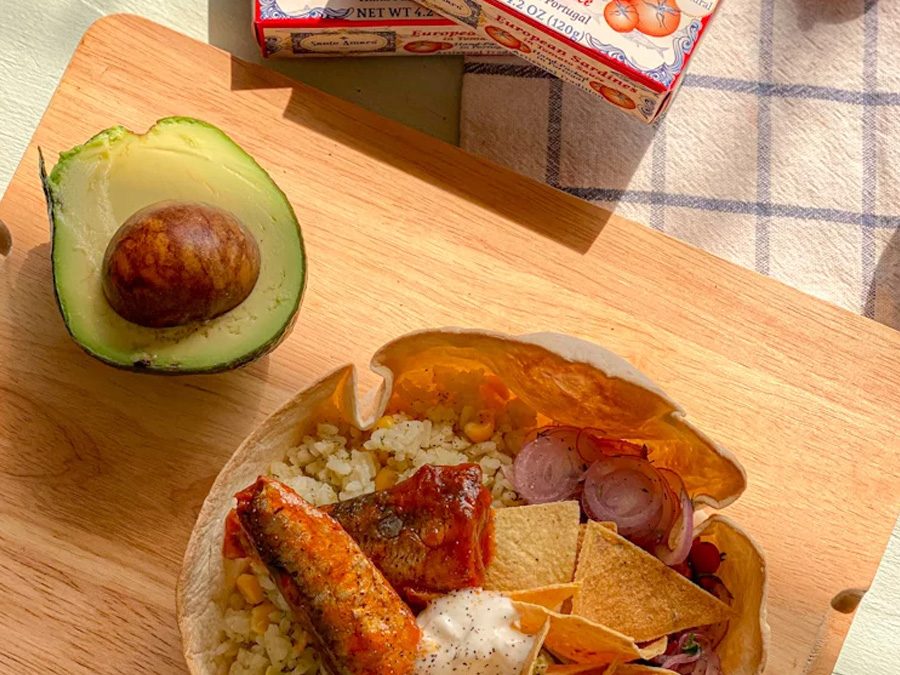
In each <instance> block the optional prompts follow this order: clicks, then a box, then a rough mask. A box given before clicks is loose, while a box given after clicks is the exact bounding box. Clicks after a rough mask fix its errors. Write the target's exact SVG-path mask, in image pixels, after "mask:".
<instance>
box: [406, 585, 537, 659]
mask: <svg viewBox="0 0 900 675" xmlns="http://www.w3.org/2000/svg"><path fill="white" fill-rule="evenodd" d="M518 620H519V613H518V612H517V611H516V609H515V607H513V604H512V602H510V600H509V598H507V597H506V596H504V595H501V594H500V593H494V592H492V591H482V590H477V589H476V590H466V591H456V592H454V593H449V594H448V595H444V596H442V597H440V598H438V599H436V600H433V601H432V602H430V603H429V604H428V607H426V608H425V610H424V611H423V612H422V613H421V614H419V617H418V619H417V620H416V621H417V623H418V624H419V628H421V629H422V642H421V650H420V651H421V655H420V656H419V660H418V662H417V663H416V671H415V672H416V675H462V674H463V673H479V674H480V675H520V673H521V672H522V666H523V665H524V664H525V660H526V659H527V658H528V654H529V652H530V651H531V648H532V646H533V645H534V637H533V636H530V635H525V634H524V633H522V632H520V631H519V630H518V629H516V628H515V626H514V624H515V623H517V622H518Z"/></svg>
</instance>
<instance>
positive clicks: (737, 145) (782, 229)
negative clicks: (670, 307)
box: [461, 0, 900, 328]
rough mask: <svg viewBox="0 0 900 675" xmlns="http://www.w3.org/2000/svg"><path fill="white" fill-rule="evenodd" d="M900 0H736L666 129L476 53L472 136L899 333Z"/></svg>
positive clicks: (470, 96)
mask: <svg viewBox="0 0 900 675" xmlns="http://www.w3.org/2000/svg"><path fill="white" fill-rule="evenodd" d="M897 45H900V2H896V1H890V0H882V1H881V2H877V3H876V2H874V0H851V1H840V2H838V1H837V0H831V1H829V2H823V1H822V0H784V1H781V2H776V0H722V4H721V6H720V8H719V12H718V15H717V16H716V17H715V18H714V19H713V21H712V23H711V26H710V29H709V31H708V32H707V34H706V36H705V38H704V40H703V42H702V43H701V45H700V47H699V50H698V52H697V53H696V54H695V57H694V59H693V60H692V62H691V64H690V67H689V73H688V76H687V78H686V80H685V82H684V86H683V87H682V89H681V91H680V92H679V94H678V95H677V98H676V99H675V102H674V104H673V105H672V108H671V109H670V111H669V112H668V114H667V115H666V116H665V118H664V119H663V120H662V121H661V123H660V124H658V125H657V126H652V127H647V126H643V125H641V124H640V123H639V122H636V121H635V120H633V119H632V118H629V117H627V116H625V115H623V114H621V113H620V112H619V111H618V110H617V109H615V108H614V107H613V106H610V105H607V104H605V103H604V102H603V101H601V100H599V99H597V98H596V97H593V96H591V95H589V94H587V93H584V92H581V91H579V90H578V89H576V88H575V87H573V86H570V85H565V84H561V83H560V82H559V81H558V80H556V79H554V78H552V77H550V76H549V75H547V74H546V73H545V72H543V71H541V70H540V69H538V68H536V67H534V66H530V65H528V64H526V63H524V62H522V61H518V60H516V59H515V58H496V57H495V58H470V59H469V60H468V62H467V64H466V74H465V78H464V84H463V105H462V119H461V126H462V131H461V133H462V145H463V147H465V148H466V149H468V150H471V151H473V152H476V153H478V154H481V155H484V156H486V157H489V158H491V159H493V160H495V161H498V162H500V163H502V164H506V165H508V166H510V167H511V168H513V169H515V170H517V171H520V172H522V173H525V174H527V175H529V176H533V177H534V178H537V179H540V180H543V181H546V182H547V183H549V184H551V185H553V186H555V187H558V188H560V189H562V190H565V191H566V192H569V193H571V194H574V195H577V196H579V197H583V198H584V199H589V200H591V201H594V202H597V203H599V204H602V205H604V206H609V207H614V208H615V209H616V210H617V211H618V212H619V213H621V214H622V215H624V216H627V217H629V218H632V219H634V220H637V221H640V222H643V223H646V224H647V225H649V226H651V227H654V228H657V229H660V230H662V231H664V232H667V233H669V234H671V235H673V236H675V237H678V238H680V239H683V240H685V241H687V242H690V243H692V244H694V245H696V246H698V247H700V248H703V249H705V250H707V251H710V252H711V253H715V254H716V255H719V256H721V257H723V258H726V259H728V260H732V261H734V262H736V263H738V264H740V265H743V266H745V267H749V268H751V269H755V270H757V271H759V272H762V273H763V274H768V275H770V276H773V277H775V278H777V279H780V280H782V281H784V282H785V283H787V284H790V285H792V286H795V287H797V288H799V289H801V290H804V291H806V292H808V293H811V294H813V295H816V296H818V297H820V298H824V299H826V300H829V301H831V302H834V303H836V304H838V305H840V306H842V307H845V308H847V309H849V310H851V311H854V312H859V313H862V314H865V315H866V316H869V317H873V318H875V319H877V320H879V321H882V322H884V323H887V324H889V325H891V326H894V327H895V328H900V48H898V46H897Z"/></svg>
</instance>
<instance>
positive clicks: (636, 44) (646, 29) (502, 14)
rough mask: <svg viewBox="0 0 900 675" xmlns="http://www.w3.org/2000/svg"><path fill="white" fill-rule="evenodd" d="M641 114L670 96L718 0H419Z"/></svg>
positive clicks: (646, 117)
mask: <svg viewBox="0 0 900 675" xmlns="http://www.w3.org/2000/svg"><path fill="white" fill-rule="evenodd" d="M419 2H421V4H423V5H425V6H426V7H428V8H430V9H433V10H434V11H435V12H439V13H440V14H443V15H444V16H447V17H449V18H452V19H455V20H456V21H459V22H460V23H461V24H464V25H466V26H469V27H470V28H472V29H473V30H477V31H478V32H479V33H481V34H482V35H485V36H486V37H488V38H490V39H491V40H494V41H495V42H496V43H497V44H500V45H502V46H503V47H505V48H506V49H507V50H509V51H510V52H512V53H514V54H516V55H518V56H520V57H522V58H524V59H527V60H529V61H531V62H532V63H534V64H535V65H537V66H539V67H541V68H543V69H544V70H546V71H548V72H550V73H552V74H554V75H556V76H557V77H559V78H560V79H562V80H565V81H567V82H571V83H573V84H576V85H578V86H579V87H581V88H582V89H584V90H586V91H589V92H591V93H593V94H595V95H596V96H599V97H601V98H603V99H605V100H606V101H608V102H609V103H612V104H613V105H616V106H618V107H619V108H620V109H622V110H624V111H625V112H627V113H628V114H630V115H633V116H635V117H637V118H638V119H640V120H642V121H644V122H652V121H654V120H656V119H657V118H658V117H659V116H660V115H661V114H662V112H663V111H664V110H665V109H666V108H667V107H668V105H669V104H670V103H671V100H672V97H673V95H674V94H675V92H676V91H677V90H678V87H679V86H680V84H681V81H682V79H683V75H684V71H685V68H686V67H687V64H688V62H689V61H690V59H691V57H692V55H693V54H694V51H695V50H696V48H697V44H698V42H699V41H700V38H701V37H702V36H703V34H704V32H705V31H706V29H707V27H708V25H709V21H710V19H711V18H712V16H713V14H714V13H715V11H716V7H717V5H718V0H419Z"/></svg>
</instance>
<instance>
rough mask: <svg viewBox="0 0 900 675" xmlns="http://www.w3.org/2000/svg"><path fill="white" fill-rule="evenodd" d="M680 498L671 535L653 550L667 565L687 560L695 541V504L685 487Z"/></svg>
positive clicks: (670, 531)
mask: <svg viewBox="0 0 900 675" xmlns="http://www.w3.org/2000/svg"><path fill="white" fill-rule="evenodd" d="M678 499H679V506H680V508H679V513H678V515H677V517H676V518H675V522H674V523H672V529H671V530H669V536H668V537H667V539H666V540H664V541H663V542H661V543H659V544H657V545H656V548H655V549H654V551H653V552H654V553H655V554H656V557H657V558H659V559H660V560H662V561H663V562H664V563H665V564H666V565H678V564H680V563H683V562H684V561H685V560H687V557H688V554H689V553H690V552H691V544H692V543H693V541H694V504H693V503H692V502H691V498H690V496H689V495H688V493H687V490H684V489H682V490H681V493H680V494H679V495H678Z"/></svg>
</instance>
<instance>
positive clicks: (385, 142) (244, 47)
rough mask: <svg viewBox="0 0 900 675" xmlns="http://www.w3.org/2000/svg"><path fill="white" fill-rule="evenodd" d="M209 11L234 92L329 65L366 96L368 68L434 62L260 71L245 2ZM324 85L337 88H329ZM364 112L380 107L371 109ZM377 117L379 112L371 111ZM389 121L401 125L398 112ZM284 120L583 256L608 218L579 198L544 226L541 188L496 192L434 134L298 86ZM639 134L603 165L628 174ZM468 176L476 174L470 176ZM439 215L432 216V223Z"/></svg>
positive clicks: (483, 172) (295, 65) (223, 3)
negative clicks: (350, 77)
mask: <svg viewBox="0 0 900 675" xmlns="http://www.w3.org/2000/svg"><path fill="white" fill-rule="evenodd" d="M209 13H210V23H209V40H210V43H211V44H214V45H216V46H218V47H220V48H223V49H226V50H228V51H230V52H232V53H233V54H234V55H235V56H234V57H233V58H232V61H231V88H232V89H233V90H247V89H266V88H284V87H285V81H284V79H283V78H282V77H281V76H280V75H287V76H289V77H291V78H293V79H295V80H302V81H307V82H308V81H309V79H310V77H309V74H310V73H312V72H316V73H317V75H316V76H317V77H319V76H321V73H322V71H320V70H317V69H321V68H325V69H326V71H325V72H329V71H328V70H327V69H328V68H334V69H335V70H334V72H338V69H343V71H342V72H343V75H344V76H346V74H347V73H359V74H357V75H355V77H357V78H358V80H359V82H360V85H359V90H358V91H357V94H358V95H359V97H364V96H365V93H366V92H365V89H364V87H365V86H366V84H365V83H366V82H367V81H368V80H367V75H366V73H367V72H368V71H367V70H366V69H368V68H372V67H375V68H377V69H382V68H384V67H386V66H387V65H388V64H390V63H396V62H400V61H402V62H407V63H425V62H429V63H430V62H431V61H432V60H433V59H435V58H436V57H419V58H416V57H405V58H402V59H400V58H393V59H378V58H369V59H364V58H360V59H335V60H330V61H323V60H319V59H317V60H315V61H283V60H272V61H267V62H265V66H266V67H265V68H259V67H256V65H254V64H259V63H260V62H261V61H262V59H261V57H260V55H259V53H258V50H257V45H256V43H255V40H254V38H253V36H252V30H251V23H252V16H251V12H250V3H233V2H229V1H228V0H209ZM245 61H249V62H250V63H246V62H245ZM323 64H325V65H323ZM275 71H278V72H275ZM279 73H280V74H279ZM326 79H327V78H326ZM317 84H318V83H317ZM321 88H323V89H326V91H328V90H329V89H330V90H331V91H332V92H333V91H335V88H334V87H331V88H329V87H325V86H323V87H321ZM381 88H382V89H384V87H381ZM406 89H407V87H406V86H404V83H398V84H397V85H396V88H395V89H394V98H398V97H399V98H402V97H403V96H404V95H405V94H406ZM345 94H346V92H342V93H341V98H344V99H350V100H351V101H353V99H354V98H355V97H354V96H349V95H345ZM354 102H359V101H354ZM598 105H602V103H598ZM369 107H370V108H373V107H375V108H377V106H371V105H370V106H369ZM376 112H384V111H383V110H376ZM613 112H616V111H613ZM389 116H391V117H393V118H394V119H400V120H401V121H403V120H402V116H401V115H395V114H390V115H389ZM284 117H285V118H286V119H289V120H291V121H292V122H295V123H297V124H299V125H302V126H304V127H307V128H309V129H312V130H314V131H315V132H316V133H317V134H321V135H323V136H326V137H328V138H331V139H333V140H335V141H337V142H338V143H340V144H342V145H346V146H350V147H353V148H354V149H355V150H358V151H361V152H364V153H365V154H367V155H369V156H370V157H373V158H375V159H377V160H378V161H380V162H385V163H388V164H391V165H393V166H396V167H398V168H400V169H401V170H403V171H405V172H407V173H409V174H412V175H415V176H417V177H419V178H421V179H422V180H425V181H427V182H428V183H430V184H432V185H435V186H438V187H440V188H441V189H443V190H446V191H447V192H450V193H452V194H454V195H457V196H459V197H462V198H464V199H466V200H468V201H472V202H474V203H476V204H478V205H480V206H482V207H484V208H486V209H488V210H491V211H493V212H495V213H497V214H498V215H500V216H501V217H503V218H505V219H508V220H511V221H513V222H516V223H517V224H519V225H522V226H524V227H526V228H528V229H530V230H532V231H534V232H536V233H538V234H540V235H541V236H544V237H547V238H549V239H553V240H555V241H558V242H559V243H562V244H563V245H565V246H567V247H568V248H571V249H573V250H575V251H578V252H581V253H584V252H587V251H588V250H589V249H590V248H591V246H592V244H593V243H594V241H595V240H596V238H597V236H598V235H599V234H600V232H601V231H602V229H603V227H604V226H605V225H606V223H607V222H608V220H609V217H610V213H609V212H608V211H606V210H604V209H599V208H598V209H589V208H584V207H583V206H582V205H581V204H580V203H578V204H576V203H575V201H577V202H580V200H575V201H573V202H571V204H572V208H569V209H566V210H565V211H566V212H565V213H564V214H563V213H561V214H560V217H559V218H558V219H555V220H552V221H549V222H548V220H547V218H546V216H545V215H542V214H546V212H547V209H546V208H545V209H540V208H535V206H536V202H537V200H541V199H553V200H554V201H558V200H559V196H558V195H555V194H553V193H551V192H549V191H547V190H545V189H544V188H543V187H542V186H539V185H538V184H536V183H532V182H530V181H525V180H523V181H515V182H512V181H509V180H506V181H502V184H503V189H498V182H497V181H496V180H495V178H496V177H497V172H498V171H504V170H503V169H500V168H498V167H496V166H494V165H492V164H489V163H484V162H482V163H478V164H475V163H472V162H470V161H469V160H468V158H460V155H457V154H456V153H455V152H447V148H446V147H444V146H442V145H440V144H439V142H438V141H436V140H435V139H434V138H433V137H430V136H428V137H426V136H423V135H421V134H417V133H415V132H414V131H411V130H410V129H407V128H405V127H403V126H394V127H391V126H390V125H389V124H385V122H384V121H383V120H380V119H377V118H373V117H371V116H369V115H366V114H365V113H362V112H360V111H356V110H354V109H352V108H349V107H348V106H347V105H346V104H345V103H344V102H343V101H338V100H335V99H331V98H328V97H322V96H315V97H312V96H310V95H309V92H308V90H306V89H305V88H304V87H303V86H302V85H300V86H297V87H295V89H294V92H293V94H292V96H291V99H290V102H289V103H288V105H287V107H286V109H285V111H284ZM618 117H619V118H621V123H622V124H625V125H631V126H638V127H640V126H641V125H639V124H638V123H636V122H634V121H633V120H630V119H628V118H626V117H624V116H622V115H621V114H619V115H618ZM639 134H644V135H646V136H647V138H646V139H645V141H646V142H645V145H644V147H643V148H642V150H641V151H640V152H632V153H631V154H630V155H629V156H628V157H623V156H618V155H617V156H616V157H607V158H602V160H603V161H609V162H611V163H612V162H614V163H618V166H620V167H621V171H624V172H626V173H629V175H630V172H633V170H634V168H635V167H636V166H637V163H638V162H639V161H640V157H641V155H642V154H643V151H644V150H646V147H648V146H649V144H650V141H651V140H652V134H653V130H652V128H647V129H646V130H644V129H643V127H642V130H641V131H640V132H639ZM463 157H465V156H463ZM473 172H474V173H475V174H476V176H475V177H474V178H475V179H473V175H472V174H473ZM613 198H614V197H613ZM571 199H573V200H574V199H575V198H571ZM438 217H439V214H436V221H437V218H438Z"/></svg>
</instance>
